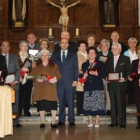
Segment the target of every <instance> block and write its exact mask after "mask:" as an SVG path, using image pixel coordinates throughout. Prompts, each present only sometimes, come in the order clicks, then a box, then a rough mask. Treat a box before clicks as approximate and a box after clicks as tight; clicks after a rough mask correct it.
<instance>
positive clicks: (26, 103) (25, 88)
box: [19, 40, 32, 116]
mask: <svg viewBox="0 0 140 140" xmlns="http://www.w3.org/2000/svg"><path fill="white" fill-rule="evenodd" d="M19 48H20V51H19V64H20V67H21V70H23V71H26V72H28V71H29V69H30V68H31V67H28V68H27V67H22V65H23V63H24V62H25V60H26V58H29V54H28V42H27V41H24V40H23V41H20V43H19ZM31 87H32V81H31V80H27V81H26V83H25V82H24V84H23V78H22V76H21V78H20V89H19V113H20V115H21V114H22V109H23V110H24V115H25V116H31V114H30V112H29V110H30V100H31V90H32V88H31Z"/></svg>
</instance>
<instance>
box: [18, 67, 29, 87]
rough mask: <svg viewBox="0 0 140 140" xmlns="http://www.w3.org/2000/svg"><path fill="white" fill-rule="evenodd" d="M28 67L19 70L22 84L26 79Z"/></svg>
mask: <svg viewBox="0 0 140 140" xmlns="http://www.w3.org/2000/svg"><path fill="white" fill-rule="evenodd" d="M28 72H29V70H28V68H22V69H21V71H20V76H21V78H22V80H21V81H22V82H21V83H22V85H23V84H25V83H26V80H27V76H28Z"/></svg>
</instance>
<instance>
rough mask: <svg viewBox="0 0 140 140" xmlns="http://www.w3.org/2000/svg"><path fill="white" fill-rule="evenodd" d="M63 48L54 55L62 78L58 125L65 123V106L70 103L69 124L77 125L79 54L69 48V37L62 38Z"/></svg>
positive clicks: (59, 92)
mask: <svg viewBox="0 0 140 140" xmlns="http://www.w3.org/2000/svg"><path fill="white" fill-rule="evenodd" d="M60 47H61V50H60V51H59V52H58V53H56V54H53V55H52V58H53V60H54V62H55V63H56V64H57V65H58V67H59V69H60V73H61V79H60V80H59V81H58V83H57V92H58V100H59V123H58V126H64V125H65V107H66V104H67V105H68V121H69V126H70V127H74V126H75V119H74V95H75V90H76V86H77V80H78V60H77V54H76V53H72V52H70V51H69V50H68V47H69V44H68V40H67V39H61V43H60Z"/></svg>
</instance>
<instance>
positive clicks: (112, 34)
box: [109, 31, 128, 54]
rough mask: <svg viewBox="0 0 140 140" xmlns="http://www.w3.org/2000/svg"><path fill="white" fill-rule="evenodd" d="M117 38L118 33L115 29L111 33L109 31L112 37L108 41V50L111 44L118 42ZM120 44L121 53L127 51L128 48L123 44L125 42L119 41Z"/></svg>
mask: <svg viewBox="0 0 140 140" xmlns="http://www.w3.org/2000/svg"><path fill="white" fill-rule="evenodd" d="M119 38H120V36H119V33H118V32H117V31H113V32H112V33H111V39H112V42H111V43H110V49H109V50H110V51H111V50H112V45H113V44H118V43H120V42H119ZM120 44H121V47H122V49H121V54H124V52H125V51H127V50H128V48H127V46H126V45H125V44H123V43H120Z"/></svg>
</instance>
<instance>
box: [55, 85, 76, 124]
mask: <svg viewBox="0 0 140 140" xmlns="http://www.w3.org/2000/svg"><path fill="white" fill-rule="evenodd" d="M75 90H76V88H75V87H71V88H67V87H66V86H64V85H63V84H61V85H60V84H59V85H57V93H58V100H59V122H62V123H65V107H66V105H68V122H69V123H72V122H75V119H74V96H75Z"/></svg>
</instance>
